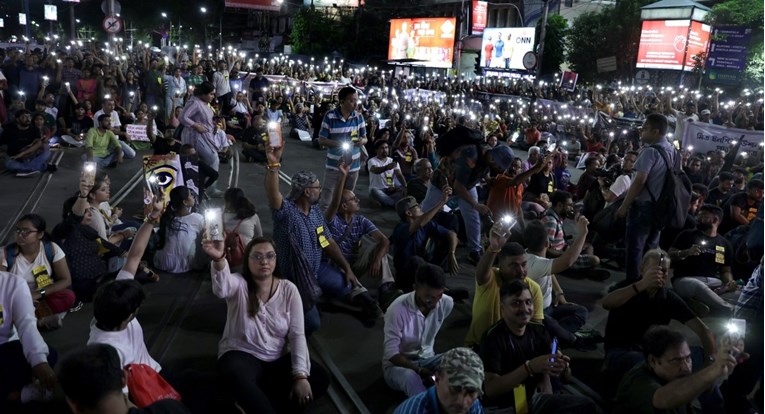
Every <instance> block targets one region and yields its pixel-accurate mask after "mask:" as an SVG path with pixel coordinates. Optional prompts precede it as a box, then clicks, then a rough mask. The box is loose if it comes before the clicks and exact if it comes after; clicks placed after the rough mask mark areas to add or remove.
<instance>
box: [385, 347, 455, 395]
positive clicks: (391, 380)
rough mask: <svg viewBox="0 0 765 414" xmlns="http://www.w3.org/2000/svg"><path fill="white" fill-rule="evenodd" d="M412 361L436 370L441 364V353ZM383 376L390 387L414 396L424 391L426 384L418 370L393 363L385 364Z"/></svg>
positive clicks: (421, 366)
mask: <svg viewBox="0 0 765 414" xmlns="http://www.w3.org/2000/svg"><path fill="white" fill-rule="evenodd" d="M411 362H412V363H413V364H414V365H417V367H419V368H425V369H427V370H429V371H432V372H436V370H438V366H439V365H441V354H436V355H434V356H432V357H430V358H424V359H413V360H411ZM383 378H385V383H386V384H388V386H389V387H391V388H392V389H394V390H396V391H402V392H404V394H406V396H407V397H412V396H414V395H417V394H419V393H421V392H424V391H425V390H426V389H427V388H425V384H423V383H422V378H420V375H419V374H417V372H416V371H414V370H411V369H409V368H404V367H397V366H395V365H393V364H391V363H388V362H387V361H386V363H384V364H383Z"/></svg>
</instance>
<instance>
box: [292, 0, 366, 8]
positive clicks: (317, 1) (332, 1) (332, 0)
mask: <svg viewBox="0 0 765 414" xmlns="http://www.w3.org/2000/svg"><path fill="white" fill-rule="evenodd" d="M303 6H306V7H311V6H313V7H333V6H335V7H359V0H303Z"/></svg>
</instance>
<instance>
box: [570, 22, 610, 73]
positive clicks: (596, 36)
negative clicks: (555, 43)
mask: <svg viewBox="0 0 765 414" xmlns="http://www.w3.org/2000/svg"><path fill="white" fill-rule="evenodd" d="M607 17H608V15H607V14H606V13H602V12H598V13H595V12H589V13H584V14H582V15H580V16H579V17H577V18H576V20H574V24H573V25H572V26H571V29H569V32H568V36H567V37H566V44H567V45H568V61H569V63H570V65H571V69H572V70H573V71H574V72H577V73H579V76H581V77H582V78H583V79H590V80H591V79H595V78H596V77H597V76H598V67H597V62H596V61H597V60H598V59H599V58H602V57H607V56H613V55H614V53H615V52H613V51H611V50H608V49H607V47H606V46H607V45H606V44H605V42H604V41H603V39H606V38H608V25H607Z"/></svg>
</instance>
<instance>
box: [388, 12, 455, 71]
mask: <svg viewBox="0 0 765 414" xmlns="http://www.w3.org/2000/svg"><path fill="white" fill-rule="evenodd" d="M456 22H457V19H456V18H454V17H423V18H414V19H393V20H391V21H390V37H389V39H388V60H399V61H402V62H406V63H410V64H412V65H420V66H427V67H432V68H450V67H452V57H453V56H454V35H455V29H456V27H457V26H456Z"/></svg>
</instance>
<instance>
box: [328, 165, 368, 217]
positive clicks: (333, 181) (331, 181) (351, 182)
mask: <svg viewBox="0 0 765 414" xmlns="http://www.w3.org/2000/svg"><path fill="white" fill-rule="evenodd" d="M358 179H359V172H358V170H357V171H353V172H349V173H348V177H346V178H345V189H346V190H351V191H353V189H354V188H356V181H357V180H358ZM338 181H340V172H339V171H337V170H330V169H327V170H325V171H324V180H322V182H321V184H322V186H321V197H320V198H319V207H321V210H322V211H325V210H326V209H327V207H329V203H330V201H332V193H333V192H334V191H335V187H336V186H337V183H338Z"/></svg>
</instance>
